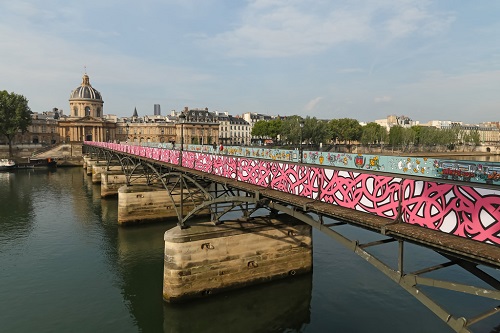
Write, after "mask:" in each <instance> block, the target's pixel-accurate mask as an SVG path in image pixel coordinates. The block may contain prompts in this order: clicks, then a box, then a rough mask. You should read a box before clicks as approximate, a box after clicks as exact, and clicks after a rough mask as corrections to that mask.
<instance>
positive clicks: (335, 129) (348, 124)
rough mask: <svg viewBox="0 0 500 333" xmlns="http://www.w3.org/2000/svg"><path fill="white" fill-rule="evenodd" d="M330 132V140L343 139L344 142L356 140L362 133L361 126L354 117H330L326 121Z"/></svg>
mask: <svg viewBox="0 0 500 333" xmlns="http://www.w3.org/2000/svg"><path fill="white" fill-rule="evenodd" d="M328 125H329V126H330V130H331V132H332V140H333V141H335V140H338V141H343V142H344V143H345V144H347V143H348V142H349V143H350V142H351V141H358V140H360V139H361V135H362V134H363V127H362V126H361V125H360V124H359V121H357V120H356V119H350V118H342V119H332V120H330V122H329V123H328Z"/></svg>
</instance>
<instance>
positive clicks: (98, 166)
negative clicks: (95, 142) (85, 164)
mask: <svg viewBox="0 0 500 333" xmlns="http://www.w3.org/2000/svg"><path fill="white" fill-rule="evenodd" d="M121 169H122V167H121V165H110V166H109V167H108V164H107V162H99V163H95V164H94V165H92V183H94V184H100V183H101V173H102V172H104V171H120V170H121Z"/></svg>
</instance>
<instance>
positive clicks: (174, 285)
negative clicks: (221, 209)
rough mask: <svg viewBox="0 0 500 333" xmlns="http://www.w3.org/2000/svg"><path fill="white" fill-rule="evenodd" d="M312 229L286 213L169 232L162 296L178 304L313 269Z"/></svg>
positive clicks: (201, 225)
mask: <svg viewBox="0 0 500 333" xmlns="http://www.w3.org/2000/svg"><path fill="white" fill-rule="evenodd" d="M311 229H312V228H311V227H310V226H309V225H307V224H304V223H302V222H300V221H298V220H296V219H294V218H292V217H289V216H287V215H279V216H278V218H277V219H274V218H273V219H271V218H255V219H250V220H249V221H248V222H244V221H230V222H228V221H225V222H224V223H223V224H221V225H214V224H212V223H203V224H195V225H192V226H190V227H189V228H187V229H180V228H179V227H174V228H173V229H170V230H168V231H167V232H166V233H165V237H164V239H165V259H164V273H163V274H164V276H163V298H164V300H165V301H167V302H180V301H183V300H187V299H192V298H198V297H203V296H207V295H210V294H215V293H219V292H222V291H225V290H230V289H235V288H241V287H244V286H247V285H252V284H257V283H262V282H266V281H270V280H274V279H280V278H288V277H293V276H295V275H296V274H301V273H307V272H310V271H311V270H312V233H311Z"/></svg>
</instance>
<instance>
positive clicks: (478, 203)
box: [402, 180, 500, 245]
mask: <svg viewBox="0 0 500 333" xmlns="http://www.w3.org/2000/svg"><path fill="white" fill-rule="evenodd" d="M402 203H403V205H402V218H403V221H404V222H406V223H411V224H416V225H419V226H422V227H425V228H429V229H433V230H440V231H442V232H446V233H449V234H453V235H456V236H460V237H466V238H471V239H474V240H477V241H480V242H487V243H493V244H498V245H500V191H495V190H490V189H481V188H478V187H470V186H457V185H454V184H446V183H435V182H426V181H414V180H405V181H404V186H403V202H402Z"/></svg>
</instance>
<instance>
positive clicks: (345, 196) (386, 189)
mask: <svg viewBox="0 0 500 333" xmlns="http://www.w3.org/2000/svg"><path fill="white" fill-rule="evenodd" d="M322 172H323V183H322V188H321V195H320V200H321V201H324V202H328V203H332V204H336V205H339V206H342V207H346V208H351V209H355V210H358V211H362V212H367V213H372V214H376V215H378V216H382V217H387V218H391V219H395V218H396V217H397V208H398V204H399V190H400V186H401V179H400V178H394V177H387V176H380V175H370V174H367V173H358V172H352V171H340V170H332V169H322Z"/></svg>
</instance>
